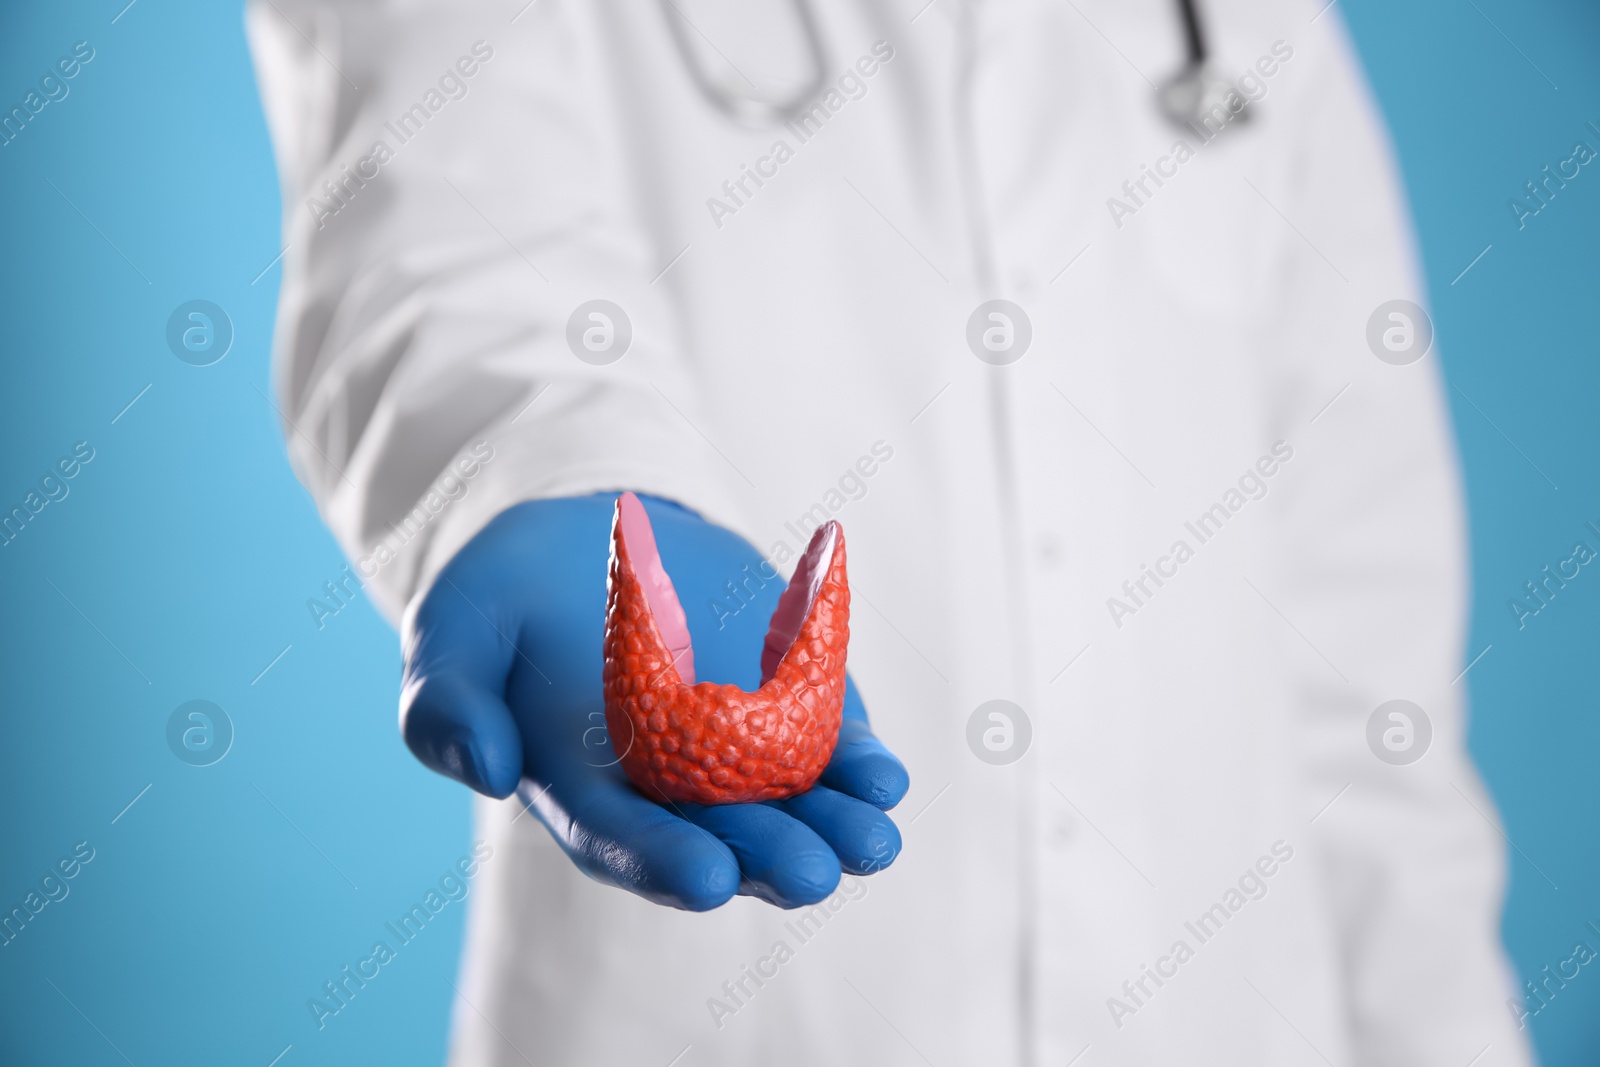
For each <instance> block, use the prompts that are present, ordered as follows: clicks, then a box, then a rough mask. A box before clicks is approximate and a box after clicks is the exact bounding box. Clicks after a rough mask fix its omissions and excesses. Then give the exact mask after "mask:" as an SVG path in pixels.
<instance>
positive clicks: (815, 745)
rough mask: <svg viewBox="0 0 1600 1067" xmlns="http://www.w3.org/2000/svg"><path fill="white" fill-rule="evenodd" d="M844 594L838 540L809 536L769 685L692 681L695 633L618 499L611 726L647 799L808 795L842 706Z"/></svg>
mask: <svg viewBox="0 0 1600 1067" xmlns="http://www.w3.org/2000/svg"><path fill="white" fill-rule="evenodd" d="M849 639H850V587H849V583H848V580H847V578H846V573H845V548H844V532H843V531H842V530H841V529H840V527H839V524H838V523H836V522H830V523H827V524H826V525H824V526H822V527H820V528H819V529H818V530H817V531H816V533H815V534H814V535H813V536H812V538H811V543H810V545H809V546H808V547H807V549H806V552H805V554H804V555H803V556H802V557H801V559H800V562H799V565H798V566H797V567H796V569H795V574H794V578H793V579H791V580H790V582H789V586H788V588H787V589H785V590H784V592H783V595H782V596H781V597H780V598H779V600H778V606H777V608H776V609H775V610H774V611H773V613H772V623H771V626H770V628H769V630H768V632H767V640H766V646H765V647H764V648H763V650H762V654H761V685H760V687H759V688H757V689H756V691H755V692H753V693H749V692H745V691H744V690H743V689H740V688H739V687H738V686H735V685H719V684H717V683H715V682H699V683H696V681H695V676H694V651H693V649H692V647H691V646H690V643H689V629H688V623H687V620H686V618H685V616H684V613H683V608H682V606H681V605H680V604H679V602H678V597H677V593H676V592H675V591H674V590H673V587H672V580H671V579H670V578H669V577H668V576H667V573H666V570H665V568H664V567H663V566H662V564H661V557H660V554H659V553H658V552H657V550H656V544H655V536H654V533H653V531H652V530H651V528H650V520H649V518H648V517H646V515H645V511H644V506H643V505H642V504H640V502H639V500H638V498H637V497H635V496H634V495H633V494H632V493H625V494H623V496H622V497H621V498H620V499H618V501H617V512H616V521H615V523H614V524H613V527H612V534H611V573H610V582H609V590H608V593H607V602H606V632H605V708H606V728H607V731H608V732H609V733H610V735H611V743H612V746H613V747H614V748H615V750H616V752H617V756H618V757H619V759H620V761H621V763H622V767H623V770H624V771H626V772H627V775H628V778H629V779H630V780H631V781H632V782H633V783H634V785H636V786H638V787H639V788H640V789H641V790H643V791H644V793H645V794H646V795H648V796H651V797H654V798H656V799H661V800H667V801H674V802H679V801H690V802H693V803H698V804H734V803H744V802H749V801H758V800H780V799H782V798H784V797H790V796H794V795H795V794H797V793H803V792H805V791H806V790H807V789H809V788H811V786H812V784H813V783H815V782H816V780H817V777H818V776H819V775H820V774H821V773H822V770H823V768H824V767H826V766H827V764H828V760H829V759H831V758H832V756H833V749H834V746H835V744H836V743H837V742H838V739H839V721H840V717H841V715H842V714H843V710H844V688H845V652H846V646H847V645H848V643H849Z"/></svg>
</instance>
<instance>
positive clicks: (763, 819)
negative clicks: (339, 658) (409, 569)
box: [400, 493, 910, 911]
mask: <svg viewBox="0 0 1600 1067" xmlns="http://www.w3.org/2000/svg"><path fill="white" fill-rule="evenodd" d="M615 500H616V496H615V494H611V493H605V494H598V495H595V496H588V497H571V498H565V499H559V500H542V501H533V502H529V503H524V504H519V505H517V506H516V507H513V508H510V509H508V510H507V511H505V512H503V513H501V514H500V515H499V516H498V517H497V518H496V519H495V520H494V521H493V522H491V523H490V524H489V525H488V526H486V527H485V528H484V529H483V530H482V531H481V532H480V533H479V534H478V535H477V536H476V537H475V538H473V539H472V541H471V542H470V543H468V544H467V546H466V547H465V548H463V549H462V550H461V551H460V553H458V554H457V555H456V557H455V558H454V559H453V560H451V561H450V563H449V564H448V565H447V566H446V567H445V568H444V570H443V571H442V572H441V573H440V575H439V577H438V579H437V580H436V581H435V582H434V585H433V587H432V589H431V590H430V591H429V592H428V594H427V596H426V597H424V599H423V601H422V603H421V604H420V605H419V606H418V608H417V612H416V616H415V618H414V619H412V620H411V624H410V625H409V626H408V627H407V631H406V632H407V639H406V647H405V679H404V686H403V688H402V690H401V697H400V726H401V731H402V733H403V734H404V736H405V740H406V744H407V745H408V746H409V747H410V748H411V751H412V752H413V753H414V754H415V755H416V756H417V758H418V759H420V760H421V761H422V762H423V763H424V764H426V765H427V766H429V767H431V768H433V769H434V770H436V771H438V772H440V773H441V774H445V775H448V776H450V777H451V778H455V779H456V780H458V781H460V782H463V783H464V784H466V785H468V786H470V787H472V788H473V789H475V790H477V791H478V792H480V793H486V794H488V795H489V796H492V797H505V796H509V795H510V794H511V793H512V791H513V790H516V791H518V793H519V795H521V796H522V798H523V800H524V801H525V802H527V803H529V804H530V808H531V810H532V811H533V813H534V814H535V815H536V816H538V818H539V820H540V821H541V822H543V823H544V825H545V827H546V828H548V829H549V831H550V833H551V834H552V835H553V836H554V837H555V839H556V841H557V842H559V843H560V845H561V847H562V848H563V849H564V850H565V851H566V853H567V855H568V856H569V857H571V859H572V861H573V862H574V863H576V864H577V865H578V867H579V869H581V870H582V871H583V872H584V873H585V874H588V875H589V876H590V877H591V878H594V879H596V880H598V881H601V882H605V883H607V884H609V885H615V886H620V887H621V888H623V889H626V890H629V891H630V892H633V893H637V894H639V895H640V896H642V897H644V898H646V899H647V900H652V901H655V902H656V903H659V904H668V905H672V906H674V907H678V908H685V909H688V910H691V911H705V910H708V909H710V908H715V907H717V906H719V905H721V904H723V903H725V902H727V900H728V899H729V898H730V897H732V896H733V895H734V893H735V892H738V893H743V894H746V895H750V896H756V897H760V898H761V899H763V900H767V901H770V902H771V903H774V904H777V905H779V906H780V907H800V906H802V905H807V904H814V903H816V902H817V901H819V900H822V899H823V898H825V897H827V896H828V895H829V894H830V893H832V892H833V890H834V888H835V887H836V886H837V885H838V882H839V878H840V873H841V871H849V872H851V873H854V874H868V873H871V872H873V871H876V870H879V869H881V868H883V867H886V866H888V865H889V863H891V862H892V861H893V860H894V858H895V856H896V854H898V852H899V850H900V833H899V831H898V830H897V829H896V828H895V825H894V823H893V822H892V821H891V820H890V819H889V817H888V816H887V815H885V814H884V811H886V810H888V809H889V808H892V807H894V806H895V805H896V804H898V803H899V802H900V800H901V798H902V797H904V796H905V793H906V790H907V788H908V787H909V785H910V780H909V778H908V777H907V775H906V770H905V768H904V767H903V766H902V765H901V763H900V761H899V760H897V759H896V758H895V757H894V756H892V755H891V754H890V753H889V751H888V750H887V749H886V748H884V746H883V744H882V743H881V742H879V741H878V739H877V738H876V737H874V736H873V734H872V730H871V728H870V727H869V726H868V725H867V715H866V710H865V709H864V708H863V707H862V704H861V698H860V696H859V695H858V694H857V693H856V690H855V684H854V683H853V682H851V683H850V684H849V685H848V687H847V689H846V693H845V702H844V722H843V725H842V726H841V728H840V733H839V746H838V748H837V750H836V751H835V752H834V755H833V760H832V762H830V763H829V765H828V767H827V769H826V770H825V771H824V772H823V774H822V778H821V780H820V781H819V782H818V784H817V785H816V786H814V787H813V788H812V789H810V790H809V791H808V792H806V793H804V794H801V795H800V796H796V797H792V798H790V799H788V800H782V801H772V802H768V803H761V804H731V805H718V806H712V807H705V806H700V805H691V804H679V805H676V806H671V807H663V806H662V805H660V804H658V803H656V802H655V801H654V800H650V799H647V798H646V797H645V796H644V795H643V794H641V793H639V792H638V791H636V790H635V789H634V788H633V786H632V785H631V784H630V783H629V782H628V779H627V777H626V775H624V774H623V772H622V768H621V767H620V766H619V765H618V763H617V757H616V754H615V752H613V750H612V746H611V743H610V741H609V739H608V738H607V737H606V732H605V714H604V701H603V698H602V695H601V686H600V679H601V662H602V659H601V650H600V649H601V636H602V633H603V631H604V626H605V599H606V560H607V556H608V553H609V551H610V532H611V518H612V508H613V505H614V502H615ZM645 507H646V510H647V511H648V512H649V515H650V521H651V524H652V525H653V526H654V527H655V535H656V542H657V544H658V545H659V547H660V550H661V558H662V562H663V563H664V564H665V566H666V569H667V573H668V574H669V575H670V576H671V577H672V582H673V585H674V586H675V587H676V588H677V591H678V596H679V599H680V600H681V602H682V603H683V605H684V610H685V611H686V612H687V613H688V616H689V633H690V638H691V640H692V641H693V644H694V659H695V670H696V674H697V676H698V677H699V678H700V679H701V680H702V681H714V682H721V683H732V684H735V685H739V686H741V687H742V688H745V689H754V688H755V687H756V685H757V683H758V682H759V681H760V674H761V645H762V641H763V639H764V638H765V636H766V629H767V623H768V622H769V620H770V619H771V616H772V609H773V608H774V606H776V604H777V600H778V595H779V594H780V593H781V592H782V591H783V579H782V577H777V578H770V579H767V584H766V586H765V587H764V588H760V589H756V588H755V587H756V582H755V581H750V582H746V577H747V575H746V573H745V572H744V568H745V567H746V566H747V565H748V566H749V568H750V573H752V574H756V575H758V576H760V575H764V574H770V573H771V572H770V571H769V570H763V569H762V564H761V556H760V554H759V553H757V552H756V550H755V549H754V548H752V547H751V546H750V545H749V544H748V543H747V542H745V541H744V540H743V539H741V538H739V537H737V536H735V535H734V534H732V533H729V532H728V531H727V530H724V529H722V528H721V527H718V526H714V525H712V524H710V523H708V522H706V521H705V520H704V519H701V518H700V517H699V516H697V515H695V514H694V513H693V512H690V511H688V510H686V509H684V508H682V507H679V506H677V505H676V504H672V503H669V502H666V501H661V500H652V499H649V498H645ZM730 581H732V582H733V583H734V584H735V585H739V584H741V583H744V584H745V585H746V587H747V588H749V589H750V590H752V591H753V593H754V599H753V600H752V601H749V602H747V603H746V604H745V605H744V607H743V608H741V609H740V610H739V611H738V612H737V613H736V614H732V615H729V614H727V613H726V612H721V613H719V612H713V611H712V610H711V609H710V608H709V607H708V606H707V605H708V604H709V602H710V601H712V600H725V598H726V597H727V589H726V588H725V586H726V583H728V582H730ZM746 595H747V596H748V595H749V594H748V593H747V594H746ZM726 602H727V603H728V604H729V605H730V609H731V606H732V604H733V603H734V602H732V601H726ZM719 614H721V615H722V617H721V618H720V619H719V618H718V615H719ZM519 779H520V788H519Z"/></svg>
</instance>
